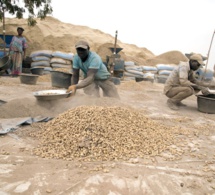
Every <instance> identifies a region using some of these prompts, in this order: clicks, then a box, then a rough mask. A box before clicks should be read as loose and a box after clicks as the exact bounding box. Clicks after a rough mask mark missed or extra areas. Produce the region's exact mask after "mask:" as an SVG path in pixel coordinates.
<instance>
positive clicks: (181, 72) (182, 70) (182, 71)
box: [164, 62, 201, 94]
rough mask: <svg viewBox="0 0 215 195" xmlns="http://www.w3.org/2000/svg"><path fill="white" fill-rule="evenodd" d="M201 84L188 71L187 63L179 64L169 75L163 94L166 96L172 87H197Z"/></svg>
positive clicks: (188, 65) (189, 70)
mask: <svg viewBox="0 0 215 195" xmlns="http://www.w3.org/2000/svg"><path fill="white" fill-rule="evenodd" d="M200 83H201V82H200V81H198V80H197V79H196V78H195V77H194V74H193V70H191V69H190V64H189V62H180V63H179V65H178V66H177V67H176V68H175V69H174V70H173V71H172V72H171V74H170V75H169V77H168V79H167V81H166V83H165V86H164V94H166V93H167V92H168V91H169V90H170V89H171V88H172V87H177V86H191V87H192V86H193V87H194V86H197V85H199V84H200Z"/></svg>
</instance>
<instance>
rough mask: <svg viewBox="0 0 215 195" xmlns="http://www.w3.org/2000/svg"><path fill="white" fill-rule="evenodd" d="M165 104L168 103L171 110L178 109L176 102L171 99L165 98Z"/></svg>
mask: <svg viewBox="0 0 215 195" xmlns="http://www.w3.org/2000/svg"><path fill="white" fill-rule="evenodd" d="M167 105H168V106H169V108H170V109H172V110H178V109H179V107H178V105H177V103H174V102H173V101H172V100H171V99H168V100H167Z"/></svg>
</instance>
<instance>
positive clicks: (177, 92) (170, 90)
mask: <svg viewBox="0 0 215 195" xmlns="http://www.w3.org/2000/svg"><path fill="white" fill-rule="evenodd" d="M203 64H204V63H203V60H202V56H201V55H200V54H193V55H192V56H190V60H189V61H188V62H180V64H179V66H178V67H176V68H175V69H174V70H173V71H172V72H171V74H170V75H169V77H168V79H167V81H166V83H165V86H164V94H165V95H166V96H167V97H168V98H169V99H168V100H167V105H168V106H169V108H171V109H173V110H178V109H179V106H185V105H184V104H183V103H182V102H181V101H182V100H184V99H185V98H188V97H189V96H191V95H193V94H195V93H198V92H199V91H201V92H202V93H203V94H204V95H207V94H208V93H209V92H208V89H207V87H214V84H209V83H205V82H202V81H200V80H197V79H196V78H195V77H194V71H196V70H198V69H199V68H200V66H201V65H203Z"/></svg>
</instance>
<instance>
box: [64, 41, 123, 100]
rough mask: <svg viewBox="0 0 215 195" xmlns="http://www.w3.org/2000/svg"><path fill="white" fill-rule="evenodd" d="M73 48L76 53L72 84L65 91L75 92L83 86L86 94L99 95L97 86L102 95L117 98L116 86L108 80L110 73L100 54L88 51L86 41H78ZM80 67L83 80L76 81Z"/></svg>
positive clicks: (88, 47)
mask: <svg viewBox="0 0 215 195" xmlns="http://www.w3.org/2000/svg"><path fill="white" fill-rule="evenodd" d="M75 48H76V51H77V55H75V56H74V58H73V75H72V84H73V85H71V86H70V87H69V88H68V90H67V91H68V92H69V91H72V92H73V94H75V92H76V90H77V89H81V88H84V92H85V93H86V94H88V95H94V96H97V97H99V96H100V95H99V88H101V89H102V91H103V95H104V96H106V97H113V98H119V94H118V92H117V88H116V87H115V85H114V83H113V82H112V81H111V80H110V73H109V72H108V70H107V67H106V66H105V65H104V64H103V62H102V59H101V58H100V56H99V55H97V54H96V53H95V52H91V51H90V46H89V44H88V43H87V42H86V41H79V42H78V43H77V44H76V45H75ZM80 69H81V70H82V71H83V73H84V80H83V81H81V82H80V83H78V82H79V71H80Z"/></svg>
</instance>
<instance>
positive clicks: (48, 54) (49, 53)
mask: <svg viewBox="0 0 215 195" xmlns="http://www.w3.org/2000/svg"><path fill="white" fill-rule="evenodd" d="M36 56H46V57H48V58H51V57H52V51H51V50H38V51H34V52H32V53H31V54H30V57H31V58H33V57H36Z"/></svg>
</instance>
